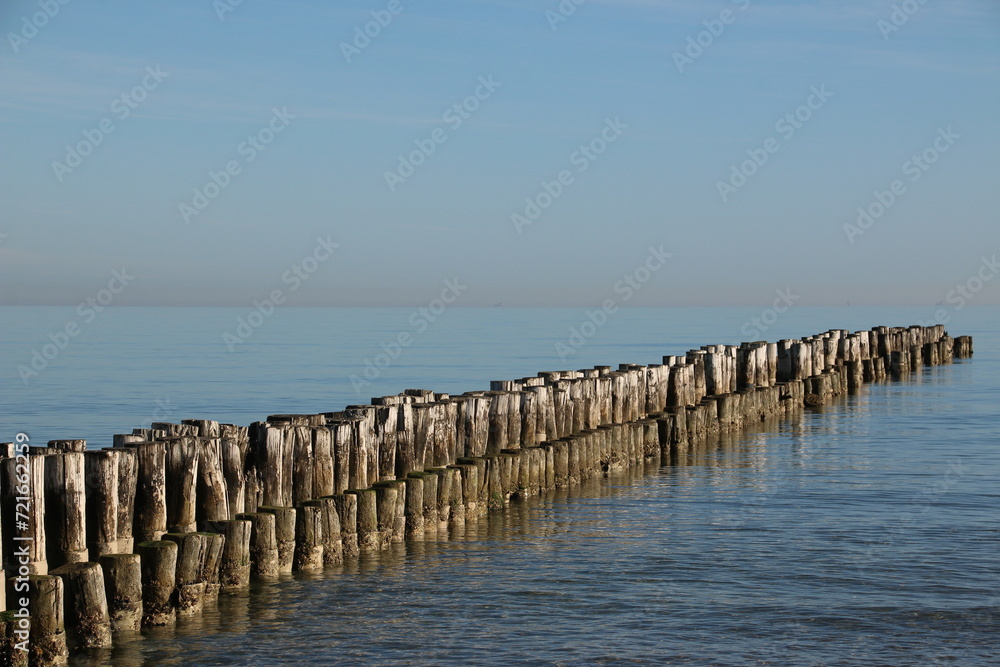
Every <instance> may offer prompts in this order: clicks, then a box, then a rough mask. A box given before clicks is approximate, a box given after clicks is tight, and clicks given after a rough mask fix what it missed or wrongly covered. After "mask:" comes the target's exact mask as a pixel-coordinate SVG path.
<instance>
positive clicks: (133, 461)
mask: <svg viewBox="0 0 1000 667" xmlns="http://www.w3.org/2000/svg"><path fill="white" fill-rule="evenodd" d="M114 451H115V452H117V453H118V547H117V549H116V551H118V552H119V553H132V550H133V547H134V546H135V538H134V536H133V525H134V523H135V494H136V488H137V484H138V472H139V471H138V467H139V459H138V453H137V452H136V450H135V449H134V448H131V447H117V448H114Z"/></svg>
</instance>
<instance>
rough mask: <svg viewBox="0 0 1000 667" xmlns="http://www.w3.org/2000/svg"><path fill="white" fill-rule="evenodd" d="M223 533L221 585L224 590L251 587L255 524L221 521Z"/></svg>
mask: <svg viewBox="0 0 1000 667" xmlns="http://www.w3.org/2000/svg"><path fill="white" fill-rule="evenodd" d="M215 526H216V527H217V528H218V529H220V530H221V531H222V535H223V537H224V538H225V541H224V542H223V543H222V556H221V558H220V561H219V585H220V586H221V587H222V589H223V590H239V589H243V588H246V587H248V586H249V585H250V567H251V560H250V539H251V534H252V533H253V522H252V521H250V520H249V519H239V518H237V519H232V520H230V521H219V522H217V523H216V524H215Z"/></svg>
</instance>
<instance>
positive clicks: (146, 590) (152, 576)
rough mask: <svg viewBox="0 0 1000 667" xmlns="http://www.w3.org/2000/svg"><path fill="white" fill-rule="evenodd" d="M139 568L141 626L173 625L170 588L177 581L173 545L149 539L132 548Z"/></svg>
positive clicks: (173, 616)
mask: <svg viewBox="0 0 1000 667" xmlns="http://www.w3.org/2000/svg"><path fill="white" fill-rule="evenodd" d="M136 552H137V553H138V554H139V557H140V558H141V566H142V625H143V627H147V628H148V627H159V626H164V625H173V624H174V623H175V622H176V620H177V617H176V609H175V607H174V587H175V585H176V581H177V543H176V542H171V541H170V540H155V541H153V540H150V541H147V542H140V543H139V544H137V545H136Z"/></svg>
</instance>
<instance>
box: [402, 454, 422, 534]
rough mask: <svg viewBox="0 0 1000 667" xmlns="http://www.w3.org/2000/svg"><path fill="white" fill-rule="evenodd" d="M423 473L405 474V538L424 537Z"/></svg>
mask: <svg viewBox="0 0 1000 667" xmlns="http://www.w3.org/2000/svg"><path fill="white" fill-rule="evenodd" d="M423 476H424V473H422V472H417V471H413V472H410V473H409V474H408V475H407V476H406V539H407V540H423V539H424V479H423Z"/></svg>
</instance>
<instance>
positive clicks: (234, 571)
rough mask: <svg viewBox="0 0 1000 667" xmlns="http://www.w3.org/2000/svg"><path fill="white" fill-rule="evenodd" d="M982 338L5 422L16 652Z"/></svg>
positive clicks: (905, 333)
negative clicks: (313, 402) (364, 396)
mask: <svg viewBox="0 0 1000 667" xmlns="http://www.w3.org/2000/svg"><path fill="white" fill-rule="evenodd" d="M971 354H972V340H971V338H970V337H967V336H966V337H960V338H955V339H953V338H951V337H950V336H948V335H947V334H946V332H945V330H944V328H943V326H940V325H938V326H932V327H919V326H913V327H909V328H889V327H876V328H874V329H872V330H870V331H859V332H855V333H850V332H848V331H844V330H831V331H827V332H825V333H822V334H818V335H816V336H811V337H809V338H803V339H796V340H782V341H779V342H777V343H766V342H754V343H743V344H741V345H740V346H732V345H709V346H705V347H702V348H701V349H699V350H691V351H689V352H688V353H687V354H686V355H682V356H666V357H664V358H663V363H662V364H657V365H649V366H641V365H632V364H623V365H622V366H620V367H619V369H618V370H617V371H613V370H612V369H611V367H609V366H599V367H596V368H591V369H584V370H578V371H555V372H543V373H539V374H538V375H537V376H536V377H528V378H522V379H520V380H509V381H497V382H493V383H491V387H490V391H474V392H468V393H465V394H462V395H460V396H451V395H448V394H441V393H434V392H432V391H429V390H423V389H410V390H406V391H405V392H403V393H402V394H399V395H396V396H383V397H380V398H374V399H372V402H371V404H370V405H353V406H348V407H347V408H345V409H344V410H342V411H339V412H329V413H323V414H312V415H272V416H270V417H268V418H267V421H263V422H255V423H253V424H251V425H250V426H249V427H246V426H235V425H232V424H220V423H218V422H214V421H208V420H184V421H182V422H181V423H180V424H169V423H154V424H152V425H151V428H149V429H136V430H135V431H134V432H133V433H129V434H120V435H115V436H114V437H113V446H112V447H109V448H105V449H88V448H87V444H86V442H85V441H83V440H52V441H49V443H48V446H47V447H20V446H19V445H18V444H17V443H5V444H3V445H0V509H2V512H0V534H2V539H0V546H2V561H3V565H4V570H5V577H6V581H7V587H6V602H5V603H4V607H3V608H6V609H7V611H6V612H5V613H3V614H2V615H0V660H2V661H4V664H8V663H9V664H27V662H26V661H27V658H28V656H29V654H30V656H31V658H32V660H31V661H32V664H57V663H59V662H60V661H63V660H65V659H66V656H67V655H68V651H69V649H70V648H74V649H76V648H80V649H83V648H100V647H109V646H111V645H112V642H113V641H114V637H115V636H116V634H117V633H122V632H136V631H140V630H141V628H143V627H150V626H162V625H168V624H171V623H173V622H174V621H175V619H176V618H177V616H178V615H185V614H195V613H198V612H199V611H200V610H201V609H202V608H203V607H204V605H206V604H212V603H213V602H214V601H215V600H217V598H218V596H219V593H220V591H232V590H238V589H242V588H245V587H247V586H249V584H250V582H251V580H253V579H265V580H266V579H273V578H275V577H278V576H280V575H281V574H282V573H289V572H293V571H296V570H300V571H310V570H321V569H323V568H324V567H326V566H331V565H335V564H337V563H340V562H342V561H343V559H345V558H353V557H357V556H358V555H359V554H361V553H366V552H375V551H378V550H381V549H385V548H387V547H388V545H390V544H392V543H394V542H402V541H404V540H420V539H422V538H423V537H424V536H425V535H426V534H427V533H428V532H431V533H437V532H438V531H447V530H448V529H449V526H457V525H462V524H464V523H465V522H466V521H471V520H475V519H476V518H478V517H479V516H482V515H483V514H485V513H486V512H488V511H490V510H499V509H502V508H503V507H504V506H505V504H506V503H507V502H508V501H509V500H510V499H511V498H513V497H524V496H530V495H536V494H540V493H543V492H545V491H548V490H551V489H555V488H560V487H565V486H568V485H573V484H576V483H578V482H580V481H582V480H584V479H587V478H590V477H594V476H599V475H603V474H605V473H607V472H608V471H609V470H613V469H616V468H622V467H626V466H630V465H635V464H637V463H641V462H642V461H643V460H645V459H647V458H650V457H653V456H662V457H663V460H664V461H670V460H676V458H677V457H678V456H682V455H683V454H684V451H685V448H686V447H687V446H688V444H689V443H692V442H696V441H698V440H699V439H701V438H704V437H706V436H707V435H710V434H712V433H714V432H718V431H720V430H728V429H734V428H740V427H742V426H744V425H745V424H747V423H749V422H757V421H760V420H761V419H763V418H765V417H767V416H770V415H780V414H785V413H787V412H789V411H791V410H794V409H798V408H801V407H802V406H803V405H806V406H809V405H818V404H821V403H823V402H825V401H827V400H828V399H829V398H830V397H831V396H835V395H837V394H841V393H844V392H845V391H848V390H853V389H855V388H857V387H859V386H861V385H862V384H863V383H865V382H871V381H874V380H879V379H882V378H885V377H888V376H892V377H902V376H904V375H906V374H907V373H908V372H910V371H911V370H913V369H915V368H917V367H918V366H922V365H936V364H940V363H948V362H950V361H951V360H952V359H953V358H961V357H967V356H970V355H971ZM2 593H3V587H0V594H2ZM2 597H3V596H2V595H0V602H3V600H2ZM24 609H27V610H28V613H29V614H30V623H29V622H26V620H25V619H24V618H23V614H24V611H23V610H24ZM26 635H27V637H26ZM25 639H27V642H25V641H24V640H25ZM25 647H27V648H29V649H30V650H29V652H27V653H25V652H23V651H21V650H20V649H21V648H25Z"/></svg>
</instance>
